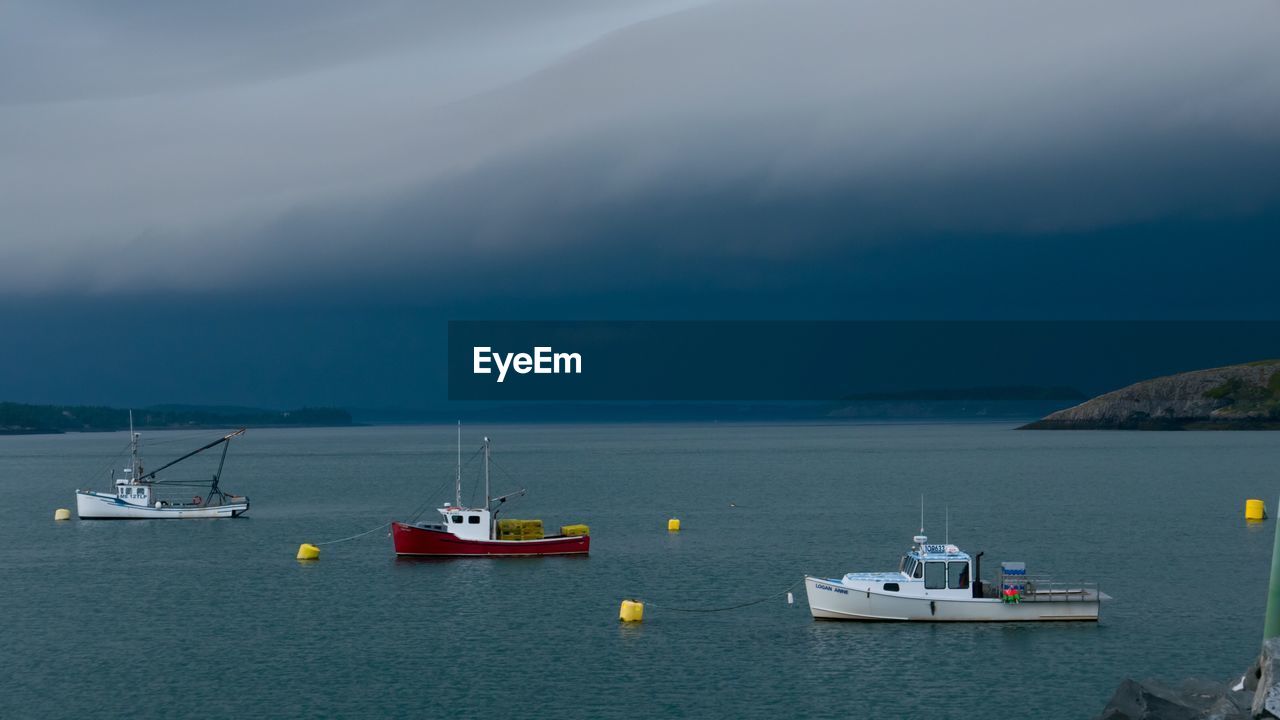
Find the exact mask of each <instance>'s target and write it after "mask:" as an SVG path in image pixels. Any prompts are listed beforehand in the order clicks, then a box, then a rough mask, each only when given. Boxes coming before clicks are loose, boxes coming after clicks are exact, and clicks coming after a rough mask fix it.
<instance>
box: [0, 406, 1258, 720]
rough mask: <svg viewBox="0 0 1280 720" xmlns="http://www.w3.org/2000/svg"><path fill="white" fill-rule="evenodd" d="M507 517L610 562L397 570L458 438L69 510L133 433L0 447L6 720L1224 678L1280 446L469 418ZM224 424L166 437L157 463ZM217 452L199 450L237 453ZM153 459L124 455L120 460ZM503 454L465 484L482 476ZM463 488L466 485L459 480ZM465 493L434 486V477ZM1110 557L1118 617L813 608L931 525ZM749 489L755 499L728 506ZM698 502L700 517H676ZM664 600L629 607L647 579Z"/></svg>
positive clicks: (1231, 439) (742, 709) (893, 711)
mask: <svg viewBox="0 0 1280 720" xmlns="http://www.w3.org/2000/svg"><path fill="white" fill-rule="evenodd" d="M464 432H465V434H464V449H465V452H464V458H465V457H467V456H469V455H470V454H471V452H472V451H473V450H474V449H475V448H477V447H478V446H479V443H480V436H481V434H482V433H487V434H489V435H490V436H491V437H492V438H493V442H494V453H495V455H494V457H495V460H496V462H497V467H495V469H494V471H493V478H494V487H495V490H496V491H497V492H509V491H511V490H514V489H516V488H517V487H520V486H527V487H528V489H529V494H528V495H527V496H526V497H524V498H520V499H518V500H515V501H513V502H512V503H511V504H510V505H508V510H507V511H506V512H507V514H508V515H509V516H511V517H541V518H543V519H544V520H545V521H546V522H547V524H548V525H550V526H558V525H560V524H565V523H569V522H586V523H588V524H590V526H591V528H592V553H591V556H590V557H589V558H542V559H514V560H434V561H407V560H400V561H397V560H396V559H395V557H394V555H393V554H392V550H391V540H390V538H389V537H387V536H386V534H385V533H384V532H377V533H373V534H372V535H369V536H367V537H364V538H361V539H359V540H354V541H351V542H346V543H341V544H336V545H329V546H325V547H324V548H323V553H322V556H321V559H320V561H319V562H316V563H312V564H300V563H298V562H297V561H295V560H294V553H295V551H296V549H297V546H298V544H299V543H301V542H304V541H309V542H321V541H325V540H330V539H334V538H340V537H343V536H347V535H351V534H354V533H357V532H360V531H362V530H366V529H369V528H371V527H374V526H377V525H379V524H381V523H383V522H386V521H387V520H389V519H391V518H393V517H395V518H403V517H405V516H407V515H408V514H409V513H410V511H411V510H412V509H414V508H415V507H416V506H418V505H420V504H421V503H422V502H423V501H424V500H428V499H432V500H444V499H446V497H447V494H446V492H444V491H443V488H446V487H447V488H449V492H451V486H452V478H453V465H454V446H453V434H454V429H453V428H452V427H395V428H386V427H378V428H358V429H343V430H334V429H320V430H251V431H249V433H248V434H247V436H246V437H245V438H244V439H243V440H241V441H237V442H236V443H235V444H234V445H233V447H232V449H231V454H230V455H229V457H228V461H227V469H226V473H225V475H224V480H223V484H224V487H226V488H227V489H230V490H235V491H237V492H241V493H245V494H248V495H249V496H250V497H251V498H252V501H253V509H252V510H251V512H250V514H249V515H248V516H247V517H245V518H243V519H240V520H213V521H184V522H158V521H115V522H81V521H78V520H72V521H70V522H63V523H55V522H54V521H53V520H52V516H53V511H54V509H55V508H58V507H70V508H73V509H74V507H75V506H74V498H73V491H74V490H75V489H76V488H77V487H89V486H94V487H99V488H100V489H105V488H106V486H107V481H106V478H107V469H108V467H109V466H110V461H111V459H112V457H113V456H116V455H117V454H118V453H119V452H120V451H121V450H122V449H123V448H124V446H125V444H126V440H127V438H126V436H125V434H123V433H119V434H100V435H99V434H95V435H62V436H41V437H0V478H3V482H4V483H5V486H6V487H5V493H4V495H5V498H6V500H5V502H4V503H3V504H0V587H2V588H3V589H0V598H3V600H2V602H3V606H4V609H5V615H6V617H5V623H4V630H3V631H2V632H3V642H0V657H2V658H3V663H0V668H3V672H2V673H0V716H2V717H59V716H61V717H72V716H75V717H94V716H112V715H128V716H132V717H140V718H145V717H193V716H199V717H231V716H279V717H317V716H343V717H421V716H426V715H437V714H439V715H446V714H447V715H452V716H457V717H479V716H487V717H516V716H527V717H547V718H576V717H584V718H586V717H592V718H594V717H624V716H626V717H635V716H670V717H792V716H795V717H810V716H817V715H831V716H838V717H930V718H951V717H954V718H965V717H979V716H981V717H993V716H1001V717H1033V716H1034V717H1064V718H1084V717H1089V716H1092V715H1094V714H1096V713H1097V712H1098V711H1099V710H1101V708H1102V706H1103V704H1104V703H1105V702H1106V700H1107V698H1108V697H1109V695H1110V693H1111V692H1112V690H1113V689H1114V688H1115V686H1116V684H1117V683H1118V682H1119V681H1120V680H1121V679H1122V678H1124V677H1126V676H1137V677H1160V678H1164V679H1178V678H1182V677H1185V676H1192V675H1197V676H1207V677H1214V678H1226V677H1228V676H1230V675H1232V674H1233V673H1239V672H1240V671H1242V670H1243V669H1244V668H1245V667H1246V666H1247V665H1248V663H1249V662H1250V660H1251V659H1252V657H1253V655H1254V654H1255V652H1256V650H1257V647H1258V642H1259V639H1260V634H1261V628H1262V613H1263V607H1264V605H1265V594H1266V585H1267V572H1268V564H1269V557H1270V547H1271V542H1272V532H1273V530H1274V528H1273V526H1272V523H1270V522H1268V523H1266V524H1264V525H1261V526H1248V525H1246V523H1245V522H1244V521H1243V505H1244V500H1245V499H1246V498H1248V497H1254V496H1260V497H1266V498H1268V500H1269V503H1268V504H1271V501H1273V500H1274V498H1275V497H1276V494H1277V490H1278V489H1280V482H1277V481H1278V480H1280V464H1278V463H1277V460H1280V447H1278V444H1280V434H1271V433H1226V432H1218V433H1196V432H1183V433H1123V432H1017V431H1014V430H1013V429H1012V427H1011V426H1008V425H988V424H929V425H913V424H896V425H858V424H841V425H806V424H788V425H735V424H724V425H715V424H709V425H675V424H673V425H583V426H568V425H559V426H509V427H508V426H498V427H483V428H482V427H471V428H464ZM210 437H216V433H213V432H200V433H186V432H183V433H178V432H154V433H147V434H146V435H145V436H144V452H145V457H146V458H147V459H148V460H149V465H150V466H152V467H155V466H158V463H159V462H160V461H162V460H164V459H168V458H171V457H175V456H177V455H179V454H181V453H182V452H184V451H185V450H187V449H190V448H193V447H196V446H198V445H199V444H201V441H203V440H205V439H208V438H210ZM216 460H217V458H216V457H212V456H211V457H208V458H205V457H203V456H201V457H200V458H199V459H198V460H195V461H193V462H192V463H188V464H184V465H183V466H182V467H183V468H184V473H187V474H189V476H191V477H200V476H207V475H209V474H211V473H212V471H213V467H214V465H215V464H216ZM116 464H117V465H120V466H121V467H123V458H121V459H120V460H117V462H116ZM478 466H479V461H478V460H477V461H475V462H472V463H471V464H470V465H469V466H468V468H467V472H466V476H467V485H468V493H471V492H473V488H474V483H475V481H476V479H477V471H478ZM437 491H439V492H437ZM433 492H436V494H435V495H434V496H433V495H432V493H433ZM922 493H923V494H925V495H926V496H927V503H928V505H927V507H926V510H927V516H926V531H927V532H928V534H930V535H931V536H932V537H935V538H940V536H942V535H943V533H944V527H943V525H944V522H943V517H944V506H946V505H949V506H950V514H951V522H950V539H951V540H952V542H956V543H958V544H960V545H961V546H962V547H963V548H965V549H966V550H970V551H973V552H976V551H978V550H985V551H986V558H985V560H986V566H987V568H988V575H989V574H990V571H991V570H992V569H994V568H995V567H996V566H997V564H998V562H999V561H1000V560H1024V561H1026V562H1027V564H1028V568H1029V570H1030V571H1031V572H1048V573H1053V574H1055V575H1057V576H1060V577H1064V578H1075V579H1094V580H1097V581H1099V582H1100V583H1101V586H1102V588H1103V590H1104V591H1106V592H1107V593H1109V594H1111V595H1112V596H1114V597H1115V600H1114V601H1113V602H1110V603H1107V604H1105V605H1104V607H1103V614H1102V621H1101V622H1100V623H1099V624H1097V625H1093V624H1030V625H1007V626H1005V625H928V624H902V625H898V624H867V625H864V624H855V623H839V622H826V621H824V622H817V621H814V620H812V619H811V618H810V616H809V614H808V611H807V608H806V607H805V606H804V594H803V589H802V588H796V592H797V596H796V600H797V602H796V606H795V607H793V608H788V607H787V606H786V604H785V601H783V600H781V599H778V600H773V601H769V602H766V603H762V604H758V605H754V606H751V607H747V608H743V609H740V610H734V611H730V612H719V613H708V614H692V613H680V612H675V611H672V610H667V609H664V607H663V606H667V607H686V608H700V607H716V606H723V605H731V604H735V603H737V602H745V601H748V600H752V599H755V598H758V597H762V596H765V595H770V594H774V593H777V592H779V591H782V590H784V589H785V588H786V587H787V586H788V585H790V584H791V583H792V582H794V581H795V580H797V579H798V578H799V577H800V576H801V575H802V574H803V573H805V572H809V573H815V574H833V575H834V574H840V573H843V572H846V571H853V570H878V569H890V568H892V567H893V566H894V565H895V563H896V561H897V558H898V556H899V555H900V554H901V552H902V550H904V549H905V548H906V547H907V545H908V544H909V543H910V538H911V536H912V535H913V534H915V532H916V530H917V529H918V525H919V522H920V517H919V501H920V495H921V494H922ZM731 503H732V504H734V505H736V507H731ZM669 517H679V518H680V519H681V520H682V521H683V525H684V530H683V532H681V533H679V534H668V533H667V531H666V521H667V518H669ZM629 596H636V597H639V598H641V599H645V600H648V601H650V602H651V603H654V604H655V605H656V606H650V607H649V608H648V609H647V611H646V615H645V622H644V623H643V624H642V625H635V626H623V625H620V624H619V623H618V622H617V619H616V618H617V611H618V605H619V603H620V601H621V600H622V599H623V598H626V597H629Z"/></svg>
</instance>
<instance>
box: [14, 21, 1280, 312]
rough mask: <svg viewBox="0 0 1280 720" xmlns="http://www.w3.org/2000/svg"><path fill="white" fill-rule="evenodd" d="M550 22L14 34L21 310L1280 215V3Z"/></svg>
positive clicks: (456, 282) (1135, 242)
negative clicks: (150, 296)
mask: <svg viewBox="0 0 1280 720" xmlns="http://www.w3.org/2000/svg"><path fill="white" fill-rule="evenodd" d="M534 5H535V4H532V3H508V4H468V5H466V8H467V9H459V8H460V7H461V6H457V5H456V4H444V3H441V4H418V3H407V4H399V3H390V2H388V3H375V4H368V5H361V6H359V8H360V9H353V8H356V7H357V6H351V5H350V4H346V3H331V4H323V5H316V4H313V3H307V4H304V5H289V4H287V3H285V4H271V5H260V4H257V3H246V4H243V5H239V6H237V5H234V4H233V5H230V6H227V8H225V9H223V10H211V9H173V8H169V7H168V6H167V5H150V4H141V5H138V6H137V7H136V8H134V9H133V10H131V11H130V12H127V13H117V12H114V11H112V12H110V13H108V12H107V11H106V10H103V11H95V10H94V9H93V8H94V6H93V5H92V4H88V5H85V6H82V7H80V8H79V9H77V10H74V11H72V10H55V9H49V8H48V6H46V5H45V4H41V3H18V4H17V6H16V7H17V10H16V17H17V18H18V19H17V21H16V22H11V23H8V24H7V25H6V29H5V30H4V31H3V32H4V34H5V35H4V37H3V38H0V40H3V42H0V47H3V48H5V50H4V51H3V52H4V55H5V56H4V57H0V67H4V68H7V70H5V71H4V74H3V75H0V157H4V158H5V162H4V163H3V164H2V165H0V218H3V228H2V233H0V285H2V286H3V287H4V288H5V292H6V293H9V294H21V295H36V296H40V295H66V294H80V293H98V294H103V293H105V294H124V293H129V292H133V291H135V290H136V289H137V288H139V287H147V288H151V289H158V290H164V291H178V292H215V293H218V292H231V293H237V292H283V293H300V294H306V293H310V292H314V291H316V290H317V289H319V288H323V289H326V290H327V291H331V292H332V291H336V292H350V293H384V294H387V295H389V296H392V297H410V298H414V299H417V300H421V301H428V302H430V301H439V300H441V299H444V298H448V297H449V296H451V295H453V294H456V293H458V292H462V291H468V290H469V291H473V292H484V293H489V294H490V295H492V296H493V297H495V298H497V299H503V298H507V299H518V298H521V297H527V296H548V295H551V296H554V295H557V294H566V293H576V292H590V291H591V290H592V289H602V288H623V289H628V288H634V289H636V290H637V291H641V290H643V291H646V292H655V291H660V290H661V289H664V288H665V289H669V290H672V291H673V292H690V291H692V290H694V289H697V288H711V289H716V290H721V291H742V292H749V291H753V290H754V291H759V292H764V293H768V292H785V291H786V290H787V288H788V287H795V286H804V285H805V284H806V283H810V282H812V281H813V280H814V278H823V279H824V280H823V281H824V282H836V281H838V276H837V275H835V274H833V272H834V271H833V269H832V266H833V264H842V263H847V264H849V265H851V266H852V265H857V264H859V263H865V262H874V259H875V258H876V257H877V256H878V255H883V254H884V253H890V254H894V257H896V258H898V259H899V260H900V262H895V263H889V265H892V266H893V267H896V268H898V272H900V273H902V275H903V278H905V277H908V276H909V277H911V278H914V281H916V282H919V281H920V279H921V278H929V277H931V276H934V275H937V274H938V273H940V272H945V271H946V269H947V267H948V266H950V265H951V264H952V263H953V262H955V261H956V260H961V261H963V260H964V259H966V258H969V259H973V260H975V261H981V262H987V261H988V260H987V256H995V257H997V258H998V257H1005V258H1008V257H1015V258H1022V259H1024V260H1026V262H1027V264H1028V265H1032V266H1033V265H1034V264H1035V262H1036V260H1035V256H1034V250H1032V251H1031V252H1032V255H1030V256H1028V255H1027V254H1026V253H1027V252H1028V250H1027V248H1028V247H1030V248H1033V249H1034V248H1035V247H1038V246H1049V247H1060V246H1061V243H1062V242H1063V240H1062V238H1080V237H1086V238H1087V237H1106V238H1108V242H1109V243H1111V244H1112V245H1113V246H1116V247H1117V248H1118V249H1117V251H1116V256H1117V257H1126V258H1131V261H1132V262H1141V260H1140V258H1141V257H1142V256H1143V254H1144V252H1145V251H1146V250H1147V249H1150V248H1149V246H1150V244H1151V243H1152V242H1153V240H1152V235H1151V230H1150V228H1152V227H1157V228H1158V227H1163V226H1176V225H1178V224H1179V223H1186V224H1189V225H1190V226H1194V227H1197V228H1202V229H1203V232H1201V233H1199V234H1193V235H1192V236H1191V237H1188V238H1183V239H1182V240H1179V239H1178V238H1177V237H1175V236H1173V235H1171V236H1169V237H1168V238H1167V240H1166V241H1167V242H1168V243H1173V244H1176V243H1178V242H1182V243H1183V244H1182V245H1179V246H1177V248H1184V249H1185V248H1186V247H1188V246H1190V245H1196V244H1200V245H1203V244H1204V243H1205V240H1206V237H1209V236H1213V235H1214V234H1215V230H1214V227H1215V223H1222V225H1221V227H1223V228H1232V227H1235V225H1238V224H1240V223H1244V224H1245V225H1246V226H1248V225H1249V223H1250V222H1252V221H1251V220H1250V219H1255V218H1263V219H1264V220H1262V221H1259V222H1274V215H1275V213H1276V209H1277V207H1280V205H1278V204H1277V201H1278V200H1280V173H1277V172H1276V171H1275V168H1276V167H1280V44H1277V43H1275V42H1274V38H1275V37H1276V36H1277V31H1278V30H1280V6H1277V5H1275V4H1274V3H1270V2H1263V1H1261V0H1258V1H1244V2H1232V3H1229V4H1218V5H1212V6H1210V5H1205V4H1203V3H1196V2H1155V1H1152V0H1141V1H1138V2H1131V3H1123V4H1115V3H1107V2H1099V1H1085V2H1075V3H1070V4H1067V3H1062V4H1053V5H1046V4H1032V5H1028V4H1026V3H1018V2H1012V1H996V0H975V1H974V2H968V3H953V2H943V1H936V0H915V1H909V2H902V3H878V2H864V1H858V0H852V1H850V0H844V1H835V0H787V1H783V0H742V1H722V2H715V3H702V4H700V3H694V2H686V3H676V2H664V3H659V2H650V3H640V2H635V3H629V4H624V5H616V6H611V9H610V10H609V11H608V12H604V11H601V10H600V9H598V7H597V5H598V4H595V3H588V2H577V3H575V2H557V3H538V4H536V5H537V10H536V11H535V10H533V9H531V8H532V6H534ZM1233 224H1234V225H1233ZM1255 225H1256V223H1255ZM1132 227H1143V228H1147V229H1146V230H1144V231H1143V232H1142V233H1137V234H1133V235H1126V234H1125V233H1124V232H1123V231H1124V229H1125V228H1132ZM1251 227H1252V226H1251ZM1255 229H1256V227H1255ZM1155 242H1157V244H1158V242H1159V241H1155ZM1217 242H1219V243H1222V245H1220V247H1227V248H1230V247H1231V243H1232V242H1233V239H1232V236H1230V235H1228V236H1226V237H1218V238H1217ZM1239 242H1241V243H1245V244H1246V245H1247V247H1248V248H1253V247H1254V243H1256V240H1253V239H1247V240H1240V241H1239ZM1055 243H1056V245H1055ZM1188 244H1190V245H1188ZM1139 246H1141V247H1139ZM1171 247H1173V246H1172V245H1171ZM1242 247H1244V246H1242ZM939 248H943V251H942V253H941V256H945V258H946V260H945V263H946V264H944V265H939V262H941V261H940V260H939V259H938V258H939V257H940V256H939V255H938V254H937V251H938V249H939ZM1177 248H1175V249H1174V251H1175V252H1180V250H1178V249H1177ZM1055 252H1056V251H1055ZM869 259H870V260H869ZM996 264H997V265H999V264H1000V262H996ZM1010 269H1011V270H1013V271H1014V272H1017V271H1018V268H1017V267H1014V268H1010ZM903 278H898V281H900V282H902V281H905V280H903Z"/></svg>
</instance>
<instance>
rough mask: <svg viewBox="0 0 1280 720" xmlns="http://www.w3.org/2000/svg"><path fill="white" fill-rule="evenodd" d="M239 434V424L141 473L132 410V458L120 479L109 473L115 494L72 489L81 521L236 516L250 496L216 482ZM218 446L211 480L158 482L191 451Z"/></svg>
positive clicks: (247, 502)
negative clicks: (203, 491)
mask: <svg viewBox="0 0 1280 720" xmlns="http://www.w3.org/2000/svg"><path fill="white" fill-rule="evenodd" d="M243 434H244V428H240V429H239V430H236V431H235V432H233V433H229V434H227V435H224V436H222V437H220V438H218V439H217V440H214V441H213V442H211V443H209V444H208V445H205V446H204V447H202V448H199V449H197V450H193V451H191V452H189V453H187V454H186V455H183V456H182V457H180V458H178V459H177V460H173V461H171V462H168V463H165V464H164V465H162V466H161V467H159V468H157V469H155V470H153V471H151V472H144V470H143V467H142V458H141V456H140V455H139V453H138V441H139V439H140V438H141V433H136V432H134V431H133V414H132V413H130V415H129V449H130V457H131V459H132V461H131V462H130V464H129V467H127V468H124V470H123V473H122V476H121V477H115V474H114V473H112V486H113V490H114V492H111V493H104V492H97V491H95V490H76V513H77V514H78V515H79V516H80V519H81V520H187V519H196V518H228V517H239V516H240V515H243V514H244V513H246V512H248V511H249V498H247V497H244V496H241V495H232V494H230V493H226V492H223V491H222V489H221V488H220V487H219V485H218V481H219V480H220V479H221V476H222V467H223V465H224V464H225V463H226V460H227V449H228V448H229V447H230V446H231V440H232V438H236V437H239V436H240V435H243ZM218 445H222V458H221V459H220V460H219V461H218V471H217V472H216V473H214V475H213V479H212V480H208V481H205V480H201V481H194V480H161V479H159V477H158V475H159V473H160V472H161V471H164V470H167V469H169V468H171V467H173V466H174V465H177V464H178V463H180V462H182V461H183V460H186V459H187V458H190V457H192V456H194V455H197V454H199V453H202V452H204V451H205V450H209V449H212V448H215V447H217V446H218ZM190 487H197V488H206V487H207V488H208V489H209V491H208V493H206V494H203V495H201V494H196V495H194V496H187V495H186V493H187V492H190V491H189V490H186V489H182V490H178V491H177V492H176V493H173V492H165V491H166V490H167V489H168V488H190Z"/></svg>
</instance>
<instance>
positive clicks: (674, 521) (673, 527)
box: [667, 518, 680, 532]
mask: <svg viewBox="0 0 1280 720" xmlns="http://www.w3.org/2000/svg"><path fill="white" fill-rule="evenodd" d="M667 532H680V519H679V518H671V519H670V520H668V521H667Z"/></svg>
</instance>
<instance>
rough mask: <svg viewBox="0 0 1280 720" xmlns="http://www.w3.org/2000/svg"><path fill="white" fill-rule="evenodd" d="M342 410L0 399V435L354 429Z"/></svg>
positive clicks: (349, 415) (349, 416)
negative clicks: (127, 406) (127, 405)
mask: <svg viewBox="0 0 1280 720" xmlns="http://www.w3.org/2000/svg"><path fill="white" fill-rule="evenodd" d="M356 424H357V423H355V422H354V421H353V420H352V418H351V414H350V413H349V412H347V411H346V410H342V409H340V408H323V407H312V408H298V409H296V410H267V409H263V408H249V407H233V406H208V405H156V406H151V407H145V408H137V409H133V410H129V409H122V408H113V407H104V406H91V405H32V404H26V403H13V402H0V435H60V434H64V433H68V432H120V431H121V430H128V429H129V428H130V427H133V428H134V429H136V430H202V429H212V428H227V427H244V428H255V429H256V428H290V427H350V426H354V425H356Z"/></svg>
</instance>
